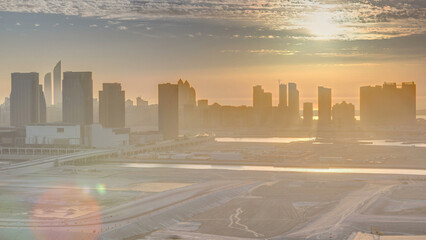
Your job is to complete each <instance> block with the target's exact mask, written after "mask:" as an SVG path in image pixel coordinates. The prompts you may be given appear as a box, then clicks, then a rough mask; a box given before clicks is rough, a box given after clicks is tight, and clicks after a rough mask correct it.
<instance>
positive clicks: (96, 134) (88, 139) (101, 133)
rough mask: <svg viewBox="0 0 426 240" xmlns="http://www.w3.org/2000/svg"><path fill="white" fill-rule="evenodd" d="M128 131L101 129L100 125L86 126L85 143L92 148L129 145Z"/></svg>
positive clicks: (122, 129)
mask: <svg viewBox="0 0 426 240" xmlns="http://www.w3.org/2000/svg"><path fill="white" fill-rule="evenodd" d="M129 135H130V130H129V129H127V128H119V129H111V128H103V127H102V125H100V124H92V125H89V126H86V129H85V143H86V144H88V145H89V146H91V147H94V148H114V147H122V146H127V145H129V138H130V136H129Z"/></svg>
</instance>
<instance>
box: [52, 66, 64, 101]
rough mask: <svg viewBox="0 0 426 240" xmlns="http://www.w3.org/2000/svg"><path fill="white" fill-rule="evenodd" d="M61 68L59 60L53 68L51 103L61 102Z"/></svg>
mask: <svg viewBox="0 0 426 240" xmlns="http://www.w3.org/2000/svg"><path fill="white" fill-rule="evenodd" d="M61 75H62V70H61V61H59V62H58V63H57V64H56V66H55V68H54V69H53V98H54V101H53V104H55V105H60V104H61V103H62V86H61V84H62V79H61Z"/></svg>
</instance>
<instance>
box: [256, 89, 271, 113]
mask: <svg viewBox="0 0 426 240" xmlns="http://www.w3.org/2000/svg"><path fill="white" fill-rule="evenodd" d="M253 107H254V108H265V107H272V93H270V92H265V91H264V90H263V88H262V86H260V85H256V86H254V87H253Z"/></svg>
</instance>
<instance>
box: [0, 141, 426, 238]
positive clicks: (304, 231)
mask: <svg viewBox="0 0 426 240" xmlns="http://www.w3.org/2000/svg"><path fill="white" fill-rule="evenodd" d="M251 146H253V147H251ZM324 146H325V145H321V146H318V145H312V144H310V145H309V144H307V143H297V144H281V145H280V144H278V145H277V144H272V145H263V144H255V145H249V146H248V145H241V144H221V143H212V144H206V145H203V146H199V147H198V148H196V150H197V151H217V150H222V151H245V156H244V157H245V159H246V160H247V161H256V159H262V160H264V162H273V163H277V162H278V161H279V162H280V163H288V164H289V165H291V164H296V163H297V164H298V165H300V166H311V165H314V166H315V165H316V164H317V165H320V164H324V163H320V162H318V157H319V156H342V157H343V158H344V159H352V160H351V164H352V165H353V164H354V162H355V165H356V166H358V167H359V166H364V165H367V166H369V167H371V164H370V163H368V161H367V162H366V160H365V159H370V160H371V159H381V161H383V164H381V165H380V166H387V167H389V166H391V167H399V166H403V167H404V168H410V167H412V166H415V164H418V165H419V167H420V168H425V166H426V163H425V161H424V159H423V158H422V157H421V156H422V155H423V156H424V154H425V149H417V148H416V149H413V148H409V147H408V148H406V147H404V148H401V147H386V148H385V149H386V150H385V149H383V147H374V146H359V145H356V146H350V145H348V144H336V145H326V147H324ZM194 150H195V149H183V150H182V152H186V151H194ZM290 150H291V151H290ZM290 152H291V153H292V154H293V155H296V156H301V159H297V157H294V158H293V157H292V158H289V157H286V156H289V155H290V154H289V153H290ZM279 156H281V158H279ZM120 161H122V162H128V161H129V159H120ZM257 161H258V160H257ZM264 162H263V163H264ZM394 163H397V166H395V165H394ZM297 164H296V165H297ZM301 164H302V165H301ZM334 164H340V165H344V166H351V164H349V165H348V164H347V163H334ZM373 165H374V164H373ZM374 166H376V165H374ZM425 189H426V176H400V175H363V174H332V173H283V172H244V171H228V170H190V169H168V168H156V169H149V168H127V167H124V164H123V163H118V162H115V163H111V162H109V161H107V162H104V163H99V164H97V165H91V166H62V167H58V168H50V169H45V170H42V171H40V172H37V173H31V174H23V175H19V176H13V177H10V178H8V179H5V180H3V181H2V182H1V184H0V239H37V240H38V239H43V240H50V239H88V240H92V239H124V237H126V239H130V240H132V239H135V240H136V239H178V238H181V239H225V240H226V239H229V240H238V239H347V238H348V237H349V236H351V234H352V233H354V232H369V231H370V228H371V227H375V228H377V229H379V230H380V231H381V232H382V233H384V234H389V235H391V234H392V235H409V234H414V235H425V234H426V228H424V226H426V210H425V209H426V191H425Z"/></svg>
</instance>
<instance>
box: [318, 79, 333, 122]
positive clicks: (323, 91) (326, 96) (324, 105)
mask: <svg viewBox="0 0 426 240" xmlns="http://www.w3.org/2000/svg"><path fill="white" fill-rule="evenodd" d="M330 122H331V88H325V87H322V86H319V87H318V123H319V124H329V123H330Z"/></svg>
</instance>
